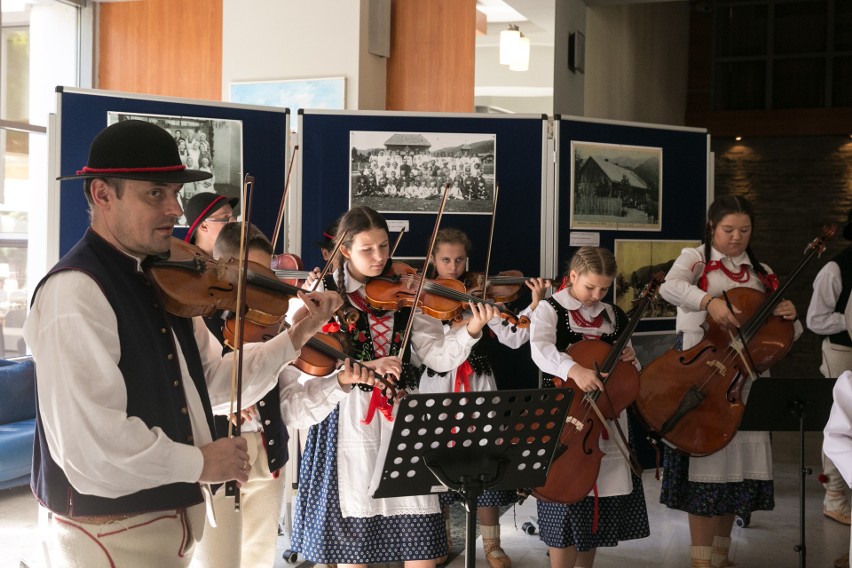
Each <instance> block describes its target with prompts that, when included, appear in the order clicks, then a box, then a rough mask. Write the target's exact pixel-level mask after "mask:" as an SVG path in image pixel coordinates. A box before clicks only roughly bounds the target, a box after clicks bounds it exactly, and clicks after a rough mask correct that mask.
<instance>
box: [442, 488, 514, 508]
mask: <svg viewBox="0 0 852 568" xmlns="http://www.w3.org/2000/svg"><path fill="white" fill-rule="evenodd" d="M440 500H441V507H448V506H450V505H452V504H453V503H455V502H456V501H461V500H462V497H461V495H459V494H458V493H456V492H455V491H447V492H446V493H441V495H440ZM517 501H518V493H517V491H511V490H508V489H496V490H491V489H487V490H485V491H483V492H482V495H480V496H479V497H477V498H476V506H477V507H502V506H503V505H513V504H514V503H517Z"/></svg>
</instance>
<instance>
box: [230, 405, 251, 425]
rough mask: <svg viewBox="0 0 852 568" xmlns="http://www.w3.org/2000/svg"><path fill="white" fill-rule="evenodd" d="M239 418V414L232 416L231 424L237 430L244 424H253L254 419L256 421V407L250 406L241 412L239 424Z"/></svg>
mask: <svg viewBox="0 0 852 568" xmlns="http://www.w3.org/2000/svg"><path fill="white" fill-rule="evenodd" d="M237 416H238V415H237V414H231V416H230V420H231V424H233V425H234V426H236V427H237V428H239V427H240V426H242V425H243V423H245V422H251V421H252V419H254V405H252V406H249V407H248V408H243V409H242V410H240V414H239V417H240V420H239V422H237Z"/></svg>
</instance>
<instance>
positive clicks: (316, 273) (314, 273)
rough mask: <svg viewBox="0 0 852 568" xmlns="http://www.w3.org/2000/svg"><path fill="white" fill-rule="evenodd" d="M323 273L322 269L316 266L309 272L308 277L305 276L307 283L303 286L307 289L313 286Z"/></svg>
mask: <svg viewBox="0 0 852 568" xmlns="http://www.w3.org/2000/svg"><path fill="white" fill-rule="evenodd" d="M321 274H322V271H321V270H320V269H319V268H317V267H316V266H315V267H314V269H313V270H311V271H310V272H309V273H308V276H307V278H305V284H304V286H302V287H303V288H305V289H306V290H309V289H311V288H313V286H314V282H316V281H317V280H319V279H320V275H321Z"/></svg>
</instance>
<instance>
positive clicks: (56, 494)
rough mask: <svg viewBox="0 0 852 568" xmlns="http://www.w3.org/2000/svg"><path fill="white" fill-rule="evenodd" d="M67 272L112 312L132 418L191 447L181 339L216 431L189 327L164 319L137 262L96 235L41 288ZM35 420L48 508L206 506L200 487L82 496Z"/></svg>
mask: <svg viewBox="0 0 852 568" xmlns="http://www.w3.org/2000/svg"><path fill="white" fill-rule="evenodd" d="M63 270H79V271H81V272H84V273H86V274H87V275H89V276H90V277H92V278H93V279H94V280H95V282H97V284H98V285H99V286H100V288H101V290H102V291H103V293H104V296H106V299H107V301H108V302H109V304H110V306H112V309H113V312H114V313H115V317H116V320H117V322H118V338H119V341H120V343H121V358H120V360H119V362H118V367H119V369H120V370H121V373H122V376H123V377H124V383H125V387H126V388H127V415H128V416H135V417H138V418H140V419H141V420H142V421H143V422H145V424H146V425H147V426H148V427H149V428H154V427H158V428H160V429H162V431H163V432H165V434H166V435H167V436H168V437H169V438H170V439H172V440H174V441H175V442H178V443H181V444H187V445H193V436H192V425H191V424H190V418H189V413H188V411H187V410H188V407H187V402H186V397H185V394H184V386H183V381H184V380H185V379H186V377H183V376H181V371H180V365H179V363H178V355H177V345H176V344H175V341H174V338H175V337H177V338H178V342H179V344H180V350H181V352H182V353H183V356H184V358H185V360H186V364H187V367H188V368H189V373H190V377H189V378H191V380H192V381H193V382H194V383H195V388H196V389H197V390H198V394H199V395H200V397H201V402H202V403H203V406H204V413H205V417H206V419H207V420H206V421H207V424H208V427H209V428H210V431H211V433H213V432H214V430H213V413H212V410H211V408H210V398H209V396H208V394H207V385H206V383H205V380H204V371H203V367H202V365H201V357H200V355H199V352H198V346H197V344H196V342H195V337H194V335H193V330H192V321H191V320H190V319H186V318H180V317H176V316H173V315H170V314H168V313H166V311H165V309H164V307H163V301H162V299H161V296H160V292H159V290H158V288H157V287H156V286H155V285H154V284H153V283H152V282H151V281H150V280H149V278H148V276H147V275H146V274H145V273H144V272H140V271H139V270H137V265H136V261H135V260H134V259H133V258H130V257H129V256H127V255H125V254H123V253H122V252H120V251H119V250H117V249H116V248H114V247H113V246H112V245H110V244H109V243H107V242H106V241H105V240H103V239H102V238H101V237H99V236H98V235H97V234H96V233H94V231H92V230H91V229H90V230H88V231H87V232H86V235H85V236H84V237H83V239H82V240H80V242H78V243H77V244H76V245H75V246H74V248H73V249H71V250H70V251H69V252H68V254H66V255H65V256H64V257H63V258H62V259H61V260H60V261H59V263H57V264H56V266H54V267H53V268H52V269H51V271H50V272H49V273H48V274H47V276H45V277H44V279H42V281H41V282H39V284H38V287H41V285H42V284H43V283H44V282H45V281H46V280H47V279H48V278H50V276H51V275H53V274H56V273H57V272H60V271H63ZM38 287H37V288H36V290H38ZM68 333H74V330H73V329H72V330H68ZM36 366H38V361H37V360H36ZM57 380H62V378H61V377H59V378H58V379H57ZM36 390H38V377H36ZM36 418H37V419H36V436H35V448H34V452H33V472H32V478H31V482H30V483H31V486H32V489H33V492H34V493H35V495H36V497H37V498H38V499H39V501H41V502H42V504H43V505H44V506H45V507H47V508H48V509H49V510H51V511H54V512H56V513H59V514H61V515H70V516H80V515H83V516H89V515H110V514H121V513H136V512H144V511H157V510H162V509H174V508H178V507H188V506H190V505H195V504H197V503H200V502H201V501H202V496H201V490H200V487H199V485H198V484H197V483H172V484H168V485H162V486H159V487H154V488H151V489H145V490H142V491H138V492H136V493H132V494H130V495H126V496H124V497H118V498H114V499H113V498H106V497H97V496H94V495H85V494H82V493H79V492H78V491H76V490H75V489H74V488H73V487H72V486H71V484H70V482H69V481H68V478H67V477H66V476H65V473H64V472H63V471H62V469H61V468H60V467H59V465H58V464H57V463H56V462H54V461H53V459H52V458H51V457H50V452H49V450H48V447H47V441H46V439H45V435H44V427H43V425H42V417H41V413H40V412H38V413H37V415H36ZM66 434H68V433H66ZM104 434H105V435H109V433H106V432H105V433H104ZM213 436H214V437H215V433H213ZM164 465H167V464H164Z"/></svg>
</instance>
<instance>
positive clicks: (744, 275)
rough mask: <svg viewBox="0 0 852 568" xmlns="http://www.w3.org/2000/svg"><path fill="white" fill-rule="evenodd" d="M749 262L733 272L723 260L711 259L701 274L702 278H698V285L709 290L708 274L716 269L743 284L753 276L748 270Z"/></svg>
mask: <svg viewBox="0 0 852 568" xmlns="http://www.w3.org/2000/svg"><path fill="white" fill-rule="evenodd" d="M748 266H749V265H748V264H741V265H740V269H739V271H737V272H732V271H731V270H729V269H728V267H727V266H725V265H724V263H722V261H721V260H711V261H710V262H708V263H707V264H706V265H705V266H704V271H703V272H702V274H701V278H700V279H699V280H698V287H699V288H701V289H702V290H704V291H707V274H708V273H710V272H713V271H714V270H721V271H722V273H723V274H724V275H725V276H727V277H728V278H730V279H731V280H733V281H734V282H738V283H740V284H742V283H743V282H748V281H749V278H751V274H749V271H748Z"/></svg>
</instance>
